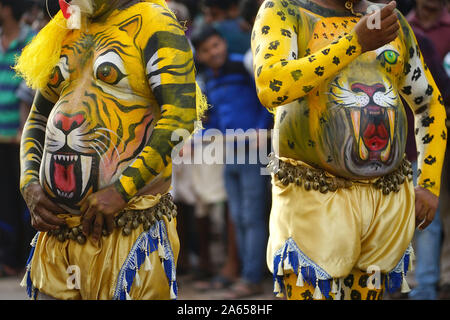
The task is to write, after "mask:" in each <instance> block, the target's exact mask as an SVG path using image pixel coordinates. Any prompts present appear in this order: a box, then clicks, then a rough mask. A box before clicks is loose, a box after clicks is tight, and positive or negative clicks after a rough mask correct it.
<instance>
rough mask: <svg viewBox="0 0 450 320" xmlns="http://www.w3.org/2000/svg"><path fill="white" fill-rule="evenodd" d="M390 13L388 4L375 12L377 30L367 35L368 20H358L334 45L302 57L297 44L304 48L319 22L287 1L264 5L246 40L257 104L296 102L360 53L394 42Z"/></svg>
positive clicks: (302, 50) (268, 0)
mask: <svg viewBox="0 0 450 320" xmlns="http://www.w3.org/2000/svg"><path fill="white" fill-rule="evenodd" d="M394 9H395V3H394V2H392V3H390V4H389V5H387V6H385V7H384V8H383V9H381V11H380V12H378V13H380V18H381V24H380V25H381V28H380V29H369V27H368V23H367V21H368V19H369V17H370V16H364V17H363V18H361V19H360V21H359V22H358V23H357V24H356V25H355V27H354V28H353V29H352V30H349V33H344V34H342V35H341V38H340V39H337V40H335V41H333V42H331V43H330V44H328V45H326V46H324V47H323V48H320V49H318V50H316V51H315V52H311V53H309V54H306V55H305V54H304V53H305V51H306V50H305V49H306V48H301V47H299V44H301V45H303V46H306V44H307V43H308V42H309V39H310V37H311V34H312V28H314V24H315V23H318V21H319V20H316V18H315V17H313V16H312V15H308V14H306V13H304V12H302V11H301V10H299V8H298V7H297V6H296V5H294V4H290V3H289V2H287V1H280V0H266V1H265V2H264V3H263V4H262V6H261V8H260V10H259V13H258V18H257V19H256V22H255V26H254V28H253V35H252V51H253V56H254V72H255V79H256V86H257V91H258V96H259V98H260V100H261V103H262V104H263V105H264V106H265V107H267V108H272V107H277V106H279V105H282V104H287V103H289V102H292V101H294V100H297V99H299V98H301V97H303V96H305V95H306V94H308V93H309V92H310V91H311V90H313V89H314V88H315V87H317V86H318V85H320V84H321V83H322V82H323V81H325V79H327V78H329V77H330V76H333V75H335V74H336V73H338V72H339V71H340V70H341V69H343V68H344V67H345V66H347V65H348V64H349V63H350V62H352V61H353V60H354V59H356V58H357V57H358V56H359V55H360V54H361V53H363V52H366V51H370V50H374V49H377V48H379V47H381V46H382V45H384V44H386V43H388V42H390V41H392V40H393V39H395V37H396V36H397V30H398V24H397V23H396V22H397V18H396V16H395V14H394V12H393V11H394ZM373 14H377V12H374V13H373ZM317 19H318V18H317ZM300 55H304V56H300Z"/></svg>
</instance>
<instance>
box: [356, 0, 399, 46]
mask: <svg viewBox="0 0 450 320" xmlns="http://www.w3.org/2000/svg"><path fill="white" fill-rule="evenodd" d="M396 7H397V3H396V2H395V1H391V2H389V4H387V5H386V6H385V7H383V8H382V9H381V10H380V12H373V13H371V14H369V15H365V16H364V17H362V18H361V20H359V22H358V23H357V24H356V26H355V28H354V30H355V32H356V34H357V36H358V41H359V44H360V45H361V47H362V52H363V53H364V52H366V51H371V50H375V49H378V48H379V47H382V46H384V45H385V44H387V43H389V42H391V41H393V40H394V39H395V38H397V35H398V30H399V29H400V25H399V23H398V17H397V13H396V12H395V11H394V9H395V8H396ZM376 14H379V15H380V26H379V28H374V29H369V24H370V23H369V22H370V19H372V18H373V17H374V15H376Z"/></svg>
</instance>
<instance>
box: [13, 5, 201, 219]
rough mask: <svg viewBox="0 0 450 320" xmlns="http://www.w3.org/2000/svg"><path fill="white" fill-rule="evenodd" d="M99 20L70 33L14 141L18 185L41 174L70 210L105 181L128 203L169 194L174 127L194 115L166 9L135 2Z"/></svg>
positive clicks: (191, 76)
mask: <svg viewBox="0 0 450 320" xmlns="http://www.w3.org/2000/svg"><path fill="white" fill-rule="evenodd" d="M107 21H108V22H107V23H106V24H105V23H103V22H90V23H89V24H88V25H87V27H86V28H82V29H81V30H73V31H70V32H69V33H68V35H67V37H66V38H65V39H64V40H63V43H62V51H61V58H60V61H59V63H58V65H57V66H56V67H55V69H54V72H53V73H52V75H51V77H50V80H49V82H48V84H47V86H45V87H44V88H42V89H41V90H39V91H38V93H37V95H36V98H35V101H34V103H33V106H32V109H31V113H30V116H29V118H28V121H27V123H26V125H25V129H24V135H23V139H22V178H21V188H22V189H23V188H24V187H26V186H27V185H28V184H30V183H32V182H36V181H39V180H40V182H41V185H42V186H43V187H44V190H45V191H46V193H47V194H48V195H49V196H50V197H51V198H52V199H53V200H54V201H55V202H57V203H58V204H60V205H61V206H63V207H64V208H66V209H67V210H68V211H69V212H70V213H73V214H77V213H79V204H80V202H81V201H82V200H83V199H85V198H86V197H87V196H89V195H90V194H92V193H93V192H95V191H97V190H98V189H102V188H104V187H106V186H109V185H111V184H114V185H115V187H116V189H117V190H118V191H119V192H120V193H121V195H122V196H123V198H124V199H125V200H126V201H129V200H130V199H131V198H133V197H134V196H137V195H143V194H148V193H149V190H150V188H155V187H156V188H157V189H158V190H159V192H161V193H164V192H165V190H168V188H169V186H170V178H171V172H172V166H171V151H172V148H173V147H174V145H175V144H176V143H177V142H178V141H174V142H172V141H171V136H172V133H173V132H174V131H175V130H177V129H185V130H187V131H189V132H192V131H193V129H194V121H195V120H196V118H197V111H196V83H195V68H194V61H193V56H192V51H191V48H190V46H189V43H188V41H187V39H186V37H185V35H184V31H183V29H182V27H181V26H180V25H179V24H178V22H177V20H176V18H175V17H174V15H173V14H172V13H171V12H169V11H168V10H167V9H165V8H164V7H162V6H159V5H156V4H152V3H148V2H142V3H137V4H135V5H133V6H131V7H129V8H126V9H123V10H116V11H114V12H113V13H112V14H111V15H110V16H109V17H108V20H107ZM44 135H45V142H44Z"/></svg>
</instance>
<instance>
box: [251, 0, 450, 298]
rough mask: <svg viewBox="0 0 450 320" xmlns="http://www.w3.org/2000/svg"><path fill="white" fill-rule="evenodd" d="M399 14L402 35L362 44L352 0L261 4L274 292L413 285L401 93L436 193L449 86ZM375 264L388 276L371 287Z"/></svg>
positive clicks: (259, 56)
mask: <svg viewBox="0 0 450 320" xmlns="http://www.w3.org/2000/svg"><path fill="white" fill-rule="evenodd" d="M398 17H399V23H400V26H401V28H400V31H399V36H398V37H397V38H396V39H395V40H394V41H392V42H390V43H389V44H386V45H384V46H383V47H381V48H379V49H377V50H374V51H370V52H366V53H364V54H362V53H361V46H360V44H359V42H358V39H357V35H356V34H355V32H354V31H353V30H352V29H353V27H354V26H355V25H356V23H357V22H358V21H359V19H360V17H358V16H356V15H352V13H351V12H350V11H347V10H342V11H339V10H331V9H327V8H324V7H321V6H319V5H317V4H315V3H313V2H310V1H308V0H288V1H285V0H267V1H265V2H264V3H263V5H262V6H261V8H260V11H259V13H258V16H257V18H256V22H255V26H254V29H253V35H252V50H253V55H254V71H255V79H256V84H257V91H258V96H259V98H260V100H261V101H262V103H263V105H264V106H266V107H267V108H270V109H271V110H272V111H273V112H274V114H275V130H276V132H277V134H278V141H277V142H278V144H275V146H274V148H275V154H276V156H275V157H274V159H273V160H272V162H271V163H270V165H269V168H270V169H271V170H272V183H273V201H272V202H273V205H272V211H271V217H270V226H269V228H270V237H269V242H268V248H267V264H268V266H269V269H270V271H271V272H272V273H273V275H274V292H275V293H276V294H277V295H283V294H284V293H285V292H287V293H288V298H299V299H308V298H314V299H321V298H331V299H343V298H345V299H348V298H351V299H358V298H360V299H378V298H381V297H382V292H383V290H384V287H385V285H386V286H387V289H388V290H389V291H395V290H396V289H398V288H399V287H400V286H401V287H402V289H403V290H404V291H406V290H407V289H408V288H407V283H406V281H405V279H404V278H405V274H406V272H407V271H408V268H409V267H410V262H411V260H412V256H413V252H412V248H411V246H410V242H411V239H412V236H413V233H414V228H415V216H414V188H413V184H412V181H411V180H412V170H411V167H410V163H409V162H407V161H406V160H404V150H405V143H406V125H407V124H406V116H405V111H404V108H403V106H402V104H401V101H400V97H399V95H400V94H401V95H402V96H403V97H404V98H405V99H406V101H407V102H408V104H409V105H410V106H411V108H412V110H413V111H414V114H415V127H416V130H415V134H416V141H417V145H418V153H419V159H418V163H419V169H420V176H419V185H420V186H422V187H424V188H426V189H428V190H430V191H431V192H432V193H433V194H435V195H436V196H439V186H440V173H441V168H442V163H443V158H444V152H445V143H446V139H447V131H446V127H445V110H444V107H443V104H442V97H441V95H440V93H439V91H438V89H437V87H436V85H435V83H434V81H433V79H432V77H431V75H430V73H429V71H428V69H427V68H426V66H425V64H424V63H423V60H422V57H421V53H420V51H419V48H418V46H417V42H416V40H415V37H414V34H413V32H412V31H411V29H410V27H409V25H408V24H407V22H406V21H405V19H404V17H403V16H401V14H400V13H398ZM375 270H377V271H378V272H381V274H382V276H381V277H379V278H378V284H376V285H374V286H373V287H372V286H370V288H368V282H367V279H368V278H369V274H368V273H370V272H371V271H375ZM380 278H382V281H381V283H380ZM371 280H372V279H371ZM374 281H375V282H376V281H377V279H375V278H374ZM345 288H347V289H345ZM362 289H364V290H362ZM367 289H370V290H367Z"/></svg>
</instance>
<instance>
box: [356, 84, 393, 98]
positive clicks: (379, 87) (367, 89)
mask: <svg viewBox="0 0 450 320" xmlns="http://www.w3.org/2000/svg"><path fill="white" fill-rule="evenodd" d="M352 91H353V92H355V93H357V92H364V93H365V94H367V95H368V96H369V97H373V95H374V94H375V93H376V92H378V91H381V92H385V91H386V88H385V87H384V85H383V84H381V83H376V84H374V85H371V86H368V85H365V84H362V83H354V84H352Z"/></svg>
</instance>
